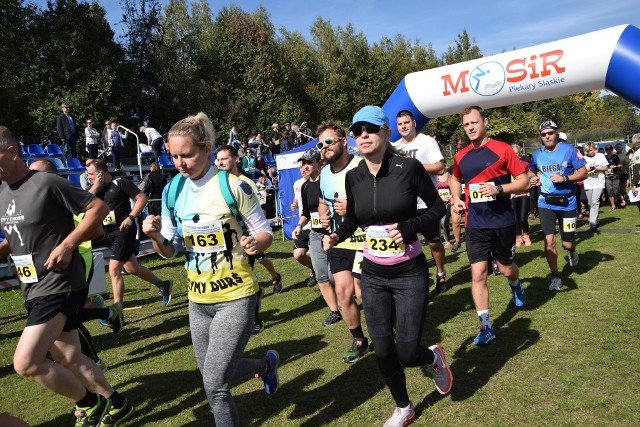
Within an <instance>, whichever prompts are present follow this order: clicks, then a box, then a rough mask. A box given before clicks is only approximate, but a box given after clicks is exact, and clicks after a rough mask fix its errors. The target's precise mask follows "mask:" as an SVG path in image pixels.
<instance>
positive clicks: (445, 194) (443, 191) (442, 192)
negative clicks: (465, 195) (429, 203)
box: [438, 188, 451, 197]
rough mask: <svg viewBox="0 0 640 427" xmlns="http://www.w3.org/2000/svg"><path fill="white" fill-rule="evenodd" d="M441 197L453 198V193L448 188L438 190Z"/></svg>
mask: <svg viewBox="0 0 640 427" xmlns="http://www.w3.org/2000/svg"><path fill="white" fill-rule="evenodd" d="M438 194H439V195H440V197H451V191H450V190H449V189H448V188H442V189H439V190H438Z"/></svg>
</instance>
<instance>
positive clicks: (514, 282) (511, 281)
mask: <svg viewBox="0 0 640 427" xmlns="http://www.w3.org/2000/svg"><path fill="white" fill-rule="evenodd" d="M518 280H519V279H516V280H511V279H509V278H507V281H508V282H509V286H511V287H512V288H513V287H514V286H516V285H517V284H518Z"/></svg>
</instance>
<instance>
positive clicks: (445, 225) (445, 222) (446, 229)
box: [440, 203, 451, 242]
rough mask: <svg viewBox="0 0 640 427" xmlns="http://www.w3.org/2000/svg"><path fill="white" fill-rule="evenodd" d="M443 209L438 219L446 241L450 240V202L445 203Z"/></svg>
mask: <svg viewBox="0 0 640 427" xmlns="http://www.w3.org/2000/svg"><path fill="white" fill-rule="evenodd" d="M445 209H446V210H445V213H444V216H443V217H442V219H441V220H440V228H442V232H443V233H444V238H445V240H446V241H447V242H448V241H449V240H451V203H446V204H445Z"/></svg>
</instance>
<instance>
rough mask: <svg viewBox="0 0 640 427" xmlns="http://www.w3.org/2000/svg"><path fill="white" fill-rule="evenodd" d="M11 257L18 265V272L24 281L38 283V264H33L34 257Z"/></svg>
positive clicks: (29, 255)
mask: <svg viewBox="0 0 640 427" xmlns="http://www.w3.org/2000/svg"><path fill="white" fill-rule="evenodd" d="M11 259H12V260H13V263H14V264H15V266H16V272H17V273H18V277H19V278H20V281H21V282H22V283H37V282H38V274H37V273H36V266H35V265H34V264H33V257H32V256H31V254H28V255H11Z"/></svg>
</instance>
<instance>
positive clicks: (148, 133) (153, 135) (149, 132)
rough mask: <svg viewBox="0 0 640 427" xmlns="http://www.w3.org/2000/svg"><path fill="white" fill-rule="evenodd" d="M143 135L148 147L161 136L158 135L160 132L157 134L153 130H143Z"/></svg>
mask: <svg viewBox="0 0 640 427" xmlns="http://www.w3.org/2000/svg"><path fill="white" fill-rule="evenodd" d="M144 134H145V136H146V137H147V141H148V142H149V145H151V143H152V142H153V141H155V140H156V139H158V138H162V135H160V132H158V131H157V130H155V129H154V128H144Z"/></svg>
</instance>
